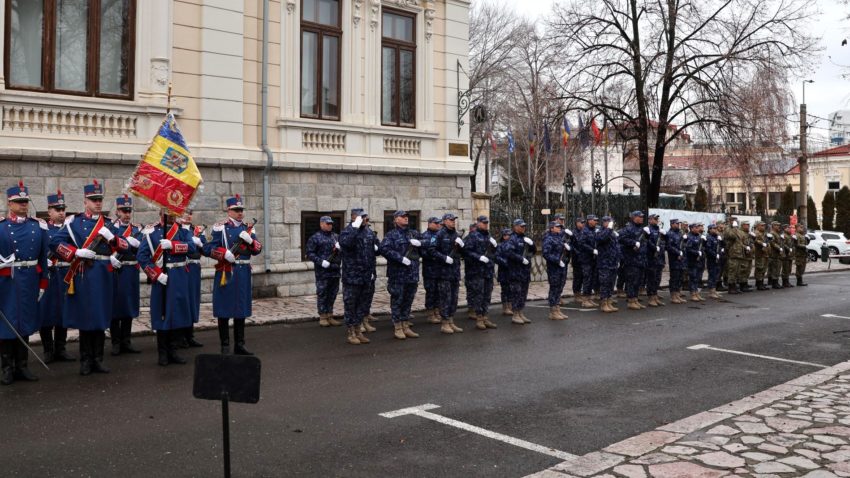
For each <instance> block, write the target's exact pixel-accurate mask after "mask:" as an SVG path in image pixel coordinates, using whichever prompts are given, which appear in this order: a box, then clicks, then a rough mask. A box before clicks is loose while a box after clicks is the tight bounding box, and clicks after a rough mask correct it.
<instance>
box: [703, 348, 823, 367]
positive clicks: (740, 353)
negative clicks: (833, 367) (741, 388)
mask: <svg viewBox="0 0 850 478" xmlns="http://www.w3.org/2000/svg"><path fill="white" fill-rule="evenodd" d="M688 350H714V351H715V352H726V353H730V354H736V355H746V356H747V357H756V358H763V359H767V360H775V361H777V362H787V363H796V364H800V365H808V366H810V367H818V368H828V367H829V366H828V365H822V364H819V363H812V362H800V361H798V360H788V359H784V358H779V357H771V356H769V355H759V354H751V353H749V352H741V351H738V350H729V349H720V348H717V347H712V346H711V345H708V344H697V345H691V346H690V347H688Z"/></svg>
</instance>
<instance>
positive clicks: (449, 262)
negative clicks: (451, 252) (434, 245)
mask: <svg viewBox="0 0 850 478" xmlns="http://www.w3.org/2000/svg"><path fill="white" fill-rule="evenodd" d="M454 263H455V260H454V259H452V258H451V257H450V256H446V264H448V265H452V264H454Z"/></svg>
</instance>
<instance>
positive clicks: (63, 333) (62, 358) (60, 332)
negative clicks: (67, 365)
mask: <svg viewBox="0 0 850 478" xmlns="http://www.w3.org/2000/svg"><path fill="white" fill-rule="evenodd" d="M53 338H54V342H55V343H54V351H53V359H54V360H56V361H57V362H73V361H75V360H77V359H76V357H74V356H73V355H71V354H69V353H68V351H67V350H65V345H66V344H67V343H68V329H66V328H65V327H58V326H57V327H54V328H53Z"/></svg>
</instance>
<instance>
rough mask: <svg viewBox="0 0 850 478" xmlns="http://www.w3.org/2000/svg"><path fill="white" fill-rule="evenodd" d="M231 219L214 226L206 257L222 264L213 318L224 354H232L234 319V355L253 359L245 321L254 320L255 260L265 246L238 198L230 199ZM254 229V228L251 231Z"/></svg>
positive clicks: (215, 282) (217, 271) (216, 280)
mask: <svg viewBox="0 0 850 478" xmlns="http://www.w3.org/2000/svg"><path fill="white" fill-rule="evenodd" d="M225 204H226V206H227V219H226V220H225V221H223V222H220V223H217V224H216V225H215V226H213V231H212V239H211V240H210V242H208V243H206V245H204V254H205V255H207V256H209V257H212V258H213V259H215V260H217V261H218V264H217V265H216V267H215V277H214V279H213V315H214V316H215V317H216V318H217V319H218V337H219V340H220V342H221V353H222V354H227V353H230V330H229V327H230V319H233V341H234V343H235V345H234V347H233V353H234V354H236V355H253V354H252V353H251V352H249V351H248V349H246V348H245V319H246V318H248V317H250V316H251V305H252V295H251V257H252V256H256V255H259V254H260V253H261V252H262V251H263V246H262V244H260V241H258V240H257V237H256V236H255V235H254V232H253V231H249V230H248V228H249V226H248V225H247V224H245V223H244V222H243V220H244V217H245V206H244V204H243V203H242V198H241V197H240V196H239V195H238V194H237V195H235V196H233V197H230V198H227V200H226V202H225ZM251 229H253V227H251Z"/></svg>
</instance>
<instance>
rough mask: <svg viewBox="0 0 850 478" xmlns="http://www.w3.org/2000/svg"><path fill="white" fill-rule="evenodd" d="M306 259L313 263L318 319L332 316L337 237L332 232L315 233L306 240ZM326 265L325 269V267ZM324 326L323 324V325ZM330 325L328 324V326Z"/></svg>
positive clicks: (337, 268) (336, 278) (336, 284)
mask: <svg viewBox="0 0 850 478" xmlns="http://www.w3.org/2000/svg"><path fill="white" fill-rule="evenodd" d="M307 259H308V260H309V261H310V262H312V263H313V265H314V268H313V271H314V273H315V277H316V309H317V310H318V312H319V317H320V318H325V319H327V318H328V316H333V313H334V302H336V296H337V294H339V278H340V264H341V262H342V259H341V254H340V251H339V237H338V236H337V235H336V233H334V232H333V231H317V232H316V233H315V234H313V235H312V236H310V239H309V240H307ZM325 264H327V267H325ZM323 325H324V324H323ZM328 325H330V324H328Z"/></svg>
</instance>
